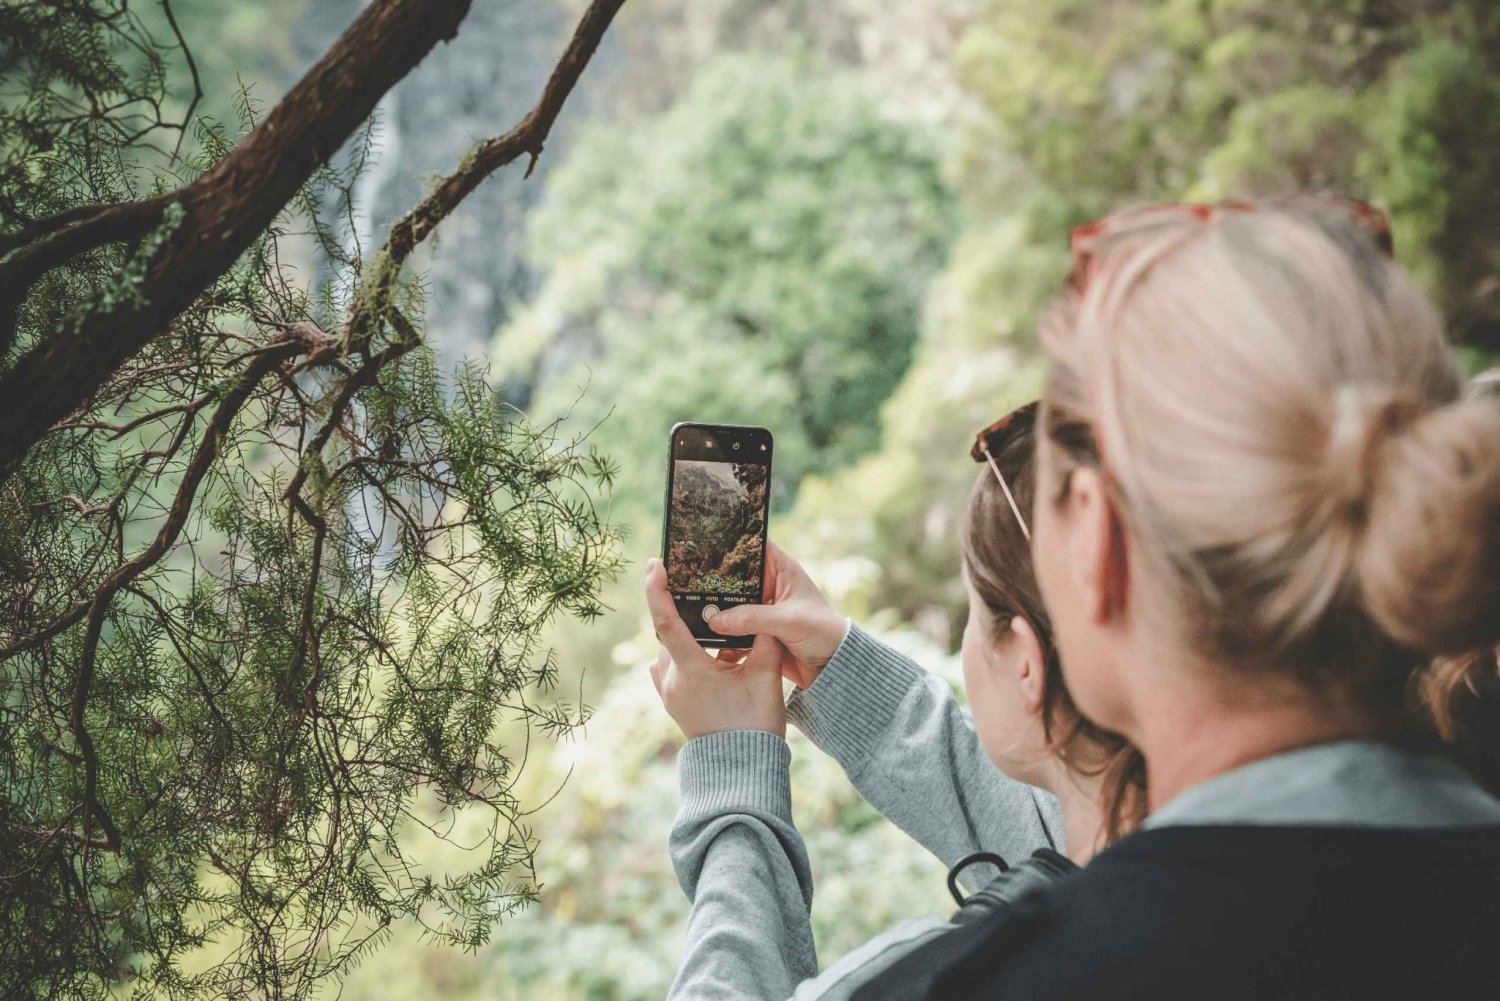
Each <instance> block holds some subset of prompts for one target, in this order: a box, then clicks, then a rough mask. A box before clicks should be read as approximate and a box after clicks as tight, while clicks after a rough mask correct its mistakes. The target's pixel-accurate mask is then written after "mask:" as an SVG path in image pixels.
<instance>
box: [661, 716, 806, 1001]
mask: <svg viewBox="0 0 1500 1001" xmlns="http://www.w3.org/2000/svg"><path fill="white" fill-rule="evenodd" d="M677 761H678V782H679V785H680V789H681V806H680V808H679V810H678V814H677V819H676V820H675V821H674V823H673V825H672V835H671V854H672V866H673V868H674V869H675V870H676V873H677V880H678V882H679V883H680V884H681V886H682V889H683V892H685V893H686V894H687V896H688V899H689V900H691V901H692V905H693V906H692V912H691V913H690V914H689V916H688V926H687V937H686V939H685V941H684V943H683V949H682V959H681V962H680V963H679V966H678V971H677V978H676V980H675V981H674V982H673V984H672V990H671V992H670V993H669V994H668V998H669V999H685V998H693V999H699V998H708V999H722V1001H740V999H745V1001H749V999H774V1001H784V999H785V998H788V997H790V996H791V995H792V992H793V990H795V989H796V986H797V984H798V982H799V981H802V980H805V979H807V978H809V977H814V976H816V975H817V972H818V959H817V953H816V951H815V949H814V946H813V936H812V924H811V921H810V918H809V908H810V907H811V905H812V890H813V888H812V872H811V869H810V868H809V866H808V860H807V850H806V848H805V847H804V845H803V843H802V837H801V835H799V834H798V833H797V829H796V828H795V827H794V826H792V799H791V785H790V779H789V774H788V769H789V768H790V765H791V750H790V748H788V747H787V744H786V741H784V740H782V739H781V738H780V737H778V736H776V735H775V734H772V733H766V732H763V731H759V730H735V731H728V732H724V733H711V734H707V735H705V736H703V737H699V738H697V739H696V740H692V741H689V742H688V743H687V745H686V746H684V747H683V749H682V751H681V753H680V754H679V755H678V759H677Z"/></svg>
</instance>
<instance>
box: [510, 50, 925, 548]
mask: <svg viewBox="0 0 1500 1001" xmlns="http://www.w3.org/2000/svg"><path fill="white" fill-rule="evenodd" d="M931 147H932V143H931V142H930V140H929V139H928V138H927V137H924V136H923V134H922V133H921V132H920V131H919V130H917V129H916V128H915V127H913V126H909V125H902V124H898V123H894V122H891V121H888V120H886V119H884V118H882V117H881V114H880V109H879V108H878V106H877V105H876V104H875V102H874V101H873V100H872V99H871V98H870V96H869V95H868V94H867V93H866V92H865V89H864V88H863V87H862V85H861V83H860V80H859V79H858V78H857V77H856V76H854V75H851V74H849V73H847V72H838V71H835V70H832V69H830V68H829V67H828V66H827V65H826V64H825V63H824V61H823V60H821V59H820V58H819V57H818V56H817V55H816V54H814V53H811V52H808V51H805V50H801V51H798V52H795V53H793V54H791V55H785V56H773V55H761V54H746V55H738V56H726V57H723V58H720V59H717V60H715V61H713V62H711V63H710V64H709V65H707V66H705V67H704V69H703V71H702V72H701V73H700V74H699V75H698V77H697V78H696V79H695V80H694V81H693V83H692V86H691V88H690V89H689V90H688V92H687V93H686V94H685V95H684V96H683V98H682V100H681V101H680V102H679V103H678V104H677V105H675V106H674V107H673V108H671V109H670V110H669V111H667V112H666V113H664V114H662V115H660V116H658V117H655V118H653V119H650V120H648V121H645V122H639V123H632V124H630V125H628V126H621V125H606V124H602V123H595V124H593V125H591V127H590V128H589V129H588V130H587V131H586V132H585V133H584V134H583V135H581V136H580V137H579V140H578V143H577V146H576V147H575V148H574V151H573V153H572V154H571V156H570V157H569V158H568V161H567V162H566V163H565V164H564V165H563V166H561V167H560V168H558V170H557V171H556V172H555V173H554V174H553V176H552V179H551V183H550V186H549V196H550V197H549V202H548V204H547V205H546V206H545V207H544V208H543V209H542V210H541V212H540V214H539V215H538V216H536V217H535V218H534V219H533V220H532V227H533V228H532V234H533V237H534V239H533V241H532V255H531V256H532V259H533V261H534V263H535V264H536V265H537V266H538V267H539V268H542V269H544V270H545V271H546V272H547V280H546V283H545V284H544V286H543V288H542V289H541V291H540V293H539V294H538V295H537V297H536V299H535V301H534V302H533V303H532V304H531V305H530V306H529V307H528V308H527V309H526V310H525V311H524V312H523V313H522V314H521V315H520V316H519V317H517V318H516V319H515V321H514V322H513V323H512V324H510V325H509V326H508V327H507V328H506V329H505V330H503V331H502V332H501V333H500V335H499V337H498V339H497V343H496V346H495V351H494V358H493V361H494V364H495V366H496V369H497V372H499V373H500V374H502V375H508V374H512V373H515V372H517V371H518V370H522V371H524V368H523V366H530V365H534V364H535V361H534V359H535V358H536V357H537V354H538V352H540V351H542V349H544V348H546V349H548V354H547V355H546V357H547V358H548V359H550V360H553V364H554V366H557V367H561V369H562V370H561V371H551V372H548V373H546V374H545V376H544V377H543V378H542V380H541V383H542V384H541V390H540V396H539V398H538V399H537V400H536V401H535V403H534V405H533V407H532V408H531V411H530V412H531V414H532V416H533V417H534V418H536V419H546V418H548V417H550V416H552V415H554V414H558V413H562V412H565V411H569V410H571V412H572V415H573V418H574V419H575V420H578V421H580V422H582V423H585V424H592V423H593V422H594V421H595V420H603V419H605V418H606V417H607V420H604V424H603V426H602V427H601V428H600V430H599V433H598V437H597V438H596V439H595V440H596V442H597V443H598V444H599V445H600V447H601V448H605V449H607V450H609V451H610V452H611V454H612V455H613V456H614V457H615V458H616V459H617V460H618V461H619V462H620V465H621V467H622V471H621V475H620V478H619V481H618V483H617V485H616V489H615V509H616V513H617V514H618V515H619V516H620V517H622V518H623V519H624V520H625V521H626V522H627V523H634V524H641V523H643V522H649V521H654V520H656V519H659V518H660V516H661V514H660V512H661V508H660V504H661V488H662V472H663V463H664V461H665V456H666V440H667V431H668V429H669V428H670V427H671V426H672V424H673V423H675V422H676V421H679V420H685V419H692V420H696V421H708V422H722V423H735V424H764V425H767V426H772V427H773V428H774V432H775V435H776V480H777V483H778V485H779V488H780V490H781V491H782V494H781V496H782V498H783V499H785V498H786V497H788V496H789V495H790V492H791V491H792V490H793V489H794V488H795V486H796V484H797V483H798V481H800V480H801V478H802V477H803V476H804V475H806V474H807V473H809V472H820V471H828V470H832V469H837V468H839V467H841V466H844V465H847V464H848V463H849V462H851V461H853V460H854V459H855V458H857V457H858V456H860V455H862V454H865V453H867V452H869V451H870V450H871V449H873V448H874V447H875V446H876V444H877V443H878V442H879V427H878V424H877V423H876V421H875V420H873V415H874V413H875V410H876V408H877V407H878V406H879V405H880V403H881V401H883V400H884V399H885V398H886V397H887V396H888V395H889V394H890V392H891V391H892V390H893V389H894V388H895V386H896V384H897V383H898V382H899V381H900V379H901V377H902V375H903V374H904V373H905V371H906V368H907V366H908V364H909V362H910V359H911V354H912V349H913V346H914V344H915V343H916V340H917V335H918V329H919V325H920V311H921V303H922V298H923V295H924V294H925V290H926V287H927V284H928V282H929V280H930V279H931V277H932V276H933V275H934V274H935V273H936V272H937V271H938V269H939V268H940V267H941V265H942V262H943V260H944V257H945V255H946V252H947V248H948V244H949V242H950V240H951V238H952V234H953V231H954V226H955V217H954V213H953V202H952V198H951V196H950V195H949V192H948V190H947V188H946V187H945V186H944V185H943V183H942V181H941V178H940V176H939V169H938V163H937V158H936V157H935V155H934V154H933V152H932V150H931Z"/></svg>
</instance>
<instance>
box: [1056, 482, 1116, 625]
mask: <svg viewBox="0 0 1500 1001" xmlns="http://www.w3.org/2000/svg"><path fill="white" fill-rule="evenodd" d="M1072 477H1073V478H1072V482H1071V483H1070V485H1069V490H1068V497H1067V500H1066V501H1065V503H1067V504H1069V505H1071V506H1072V508H1073V512H1072V514H1073V518H1074V519H1075V521H1076V528H1077V530H1076V531H1075V532H1073V537H1072V545H1071V546H1070V547H1069V549H1070V552H1069V560H1070V562H1071V564H1072V568H1073V573H1074V574H1075V576H1076V578H1077V581H1078V593H1079V595H1080V596H1081V597H1082V599H1083V601H1084V611H1085V612H1087V613H1088V616H1089V618H1091V619H1092V620H1093V621H1094V622H1096V623H1098V624H1100V625H1103V624H1104V623H1106V622H1108V621H1110V620H1111V619H1113V618H1114V617H1115V616H1117V615H1120V614H1122V613H1123V612H1124V611H1125V609H1126V606H1127V604H1128V602H1129V594H1130V562H1129V559H1128V558H1127V552H1126V546H1125V526H1124V524H1123V523H1122V522H1121V520H1120V516H1119V513H1118V512H1117V511H1116V510H1115V506H1114V504H1113V503H1112V502H1111V501H1110V499H1109V494H1108V493H1107V492H1106V491H1105V489H1104V480H1103V478H1102V477H1101V476H1100V475H1099V471H1098V470H1096V469H1090V468H1088V467H1083V468H1080V469H1075V470H1073V473H1072Z"/></svg>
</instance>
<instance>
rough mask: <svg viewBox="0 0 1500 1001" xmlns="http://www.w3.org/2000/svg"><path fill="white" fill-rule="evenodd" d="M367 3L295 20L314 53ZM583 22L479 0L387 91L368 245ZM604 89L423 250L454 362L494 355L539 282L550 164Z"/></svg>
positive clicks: (433, 318) (548, 10)
mask: <svg viewBox="0 0 1500 1001" xmlns="http://www.w3.org/2000/svg"><path fill="white" fill-rule="evenodd" d="M363 6H364V2H363V0H318V2H317V3H312V4H309V5H308V8H307V10H306V12H305V14H304V15H303V16H302V18H301V19H299V21H298V22H297V24H296V25H295V26H294V28H293V32H292V34H293V42H294V45H295V46H296V48H297V52H298V56H299V57H300V60H301V61H302V63H303V65H306V64H308V63H310V62H311V61H312V60H314V59H316V58H318V57H319V56H320V55H321V54H322V53H323V52H324V51H326V50H327V48H328V46H329V44H330V43H331V42H332V41H333V40H334V39H335V38H336V37H337V36H338V34H339V32H341V31H342V30H343V29H344V28H345V27H346V26H347V25H348V24H349V22H350V21H351V20H352V19H353V18H354V17H355V16H356V15H357V14H358V13H359V11H360V9H361V8H362V7H363ZM572 26H573V13H572V12H571V11H569V10H565V9H563V8H562V6H561V5H559V4H557V3H549V2H536V3H500V2H483V3H476V4H474V8H473V10H472V11H471V12H470V14H469V16H468V18H467V19H466V20H465V21H464V25H463V28H462V30H461V31H460V32H459V34H458V37H457V38H455V39H454V40H453V41H451V42H449V43H448V44H446V45H444V46H441V47H439V48H438V49H436V50H434V52H433V53H432V54H431V55H430V56H429V57H428V59H427V61H426V62H424V63H423V64H422V65H420V66H418V67H417V69H416V71H415V72H413V73H412V74H411V75H410V76H408V77H407V78H406V79H405V80H403V81H401V83H400V84H398V85H397V86H396V87H395V88H394V89H393V90H392V91H391V92H390V93H389V94H388V95H386V98H385V100H384V101H382V102H381V104H380V107H379V110H378V111H377V118H378V121H379V124H378V130H377V147H376V150H375V153H374V155H373V156H372V158H371V161H370V163H369V164H368V166H367V168H366V171H365V173H364V174H363V175H362V176H361V178H360V181H359V185H358V187H357V189H356V190H357V196H358V197H357V208H358V214H357V220H356V229H357V236H358V239H359V240H360V245H361V247H362V248H363V250H364V252H365V253H366V254H369V253H370V252H371V251H372V250H373V248H374V247H377V246H379V243H380V241H381V240H382V239H383V238H384V234H385V232H386V229H387V228H388V227H389V225H390V224H391V222H392V221H394V220H395V219H396V218H398V217H399V216H400V215H401V214H402V213H403V212H405V211H406V210H407V209H409V208H411V206H412V205H414V204H415V203H416V202H417V201H418V200H419V199H420V198H421V197H422V195H423V194H424V193H425V192H426V190H427V188H428V186H429V184H430V182H431V179H432V178H433V177H434V176H438V175H442V174H446V173H448V172H450V171H451V170H452V169H453V168H454V166H455V165H456V164H457V163H458V162H459V161H460V160H461V159H462V158H463V156H464V154H465V153H466V152H467V151H468V149H469V148H470V147H471V146H472V145H473V144H474V143H475V142H476V141H478V140H482V139H485V138H489V137H491V136H495V135H499V134H500V133H502V132H504V131H505V130H507V129H509V128H510V127H511V126H512V125H514V124H515V123H516V122H517V121H518V120H519V119H520V118H521V117H522V116H523V115H524V114H525V113H526V112H527V111H529V110H530V109H531V107H532V105H533V104H534V103H535V102H536V99H537V97H538V96H539V95H540V94H541V91H542V86H543V84H544V83H545V82H546V79H547V76H548V74H549V73H550V72H551V71H552V67H553V66H554V64H555V63H556V60H557V56H558V54H559V53H560V52H561V51H562V47H563V45H564V44H565V43H566V39H567V34H568V32H569V31H570V30H571V28H572ZM616 61H617V60H616V59H615V58H614V57H613V56H612V53H611V52H610V51H609V50H608V46H606V50H605V51H602V52H600V53H599V57H597V58H596V60H595V63H594V65H591V66H590V70H589V72H590V74H592V75H593V76H594V77H595V79H596V80H597V78H598V77H599V76H601V75H603V73H604V72H607V70H608V68H609V66H610V64H611V63H612V62H616ZM595 86H597V85H595ZM592 89H594V87H584V88H581V89H580V91H579V92H578V93H576V94H574V95H573V97H572V98H571V99H570V101H569V103H568V105H567V107H566V109H565V110H564V112H563V115H562V117H561V119H560V120H559V122H558V127H557V129H556V130H555V131H554V133H553V137H552V140H551V141H550V142H549V143H548V146H547V152H546V154H545V155H544V156H543V157H542V158H541V159H540V160H539V161H538V163H537V167H536V171H535V172H534V173H533V174H532V176H531V177H530V178H529V179H523V175H524V173H525V171H524V169H521V168H520V167H519V166H517V167H515V168H512V169H508V170H503V171H500V172H498V173H496V174H495V175H493V176H492V177H490V178H489V180H487V181H486V182H485V183H484V184H483V185H482V186H481V187H480V188H479V190H477V191H475V192H474V193H473V194H472V195H470V196H469V198H468V199H467V200H466V201H465V202H464V204H463V206H462V208H461V209H460V211H459V212H457V213H455V215H454V216H453V217H452V218H450V219H449V220H448V221H447V222H445V223H444V224H443V226H442V228H441V229H440V230H439V231H438V233H437V236H436V238H435V241H434V243H435V248H436V250H437V252H436V253H427V254H425V255H423V256H422V257H421V258H420V259H418V260H416V261H414V264H415V265H416V267H417V268H418V269H420V270H421V271H422V272H424V273H425V274H426V276H427V283H428V287H429V297H428V307H427V309H428V312H427V320H428V322H427V332H428V338H429V342H430V343H431V344H432V346H433V348H434V349H435V350H436V351H437V353H438V357H439V360H440V363H441V364H442V365H443V366H444V367H451V366H452V365H454V364H456V363H458V362H460V361H462V360H464V359H466V358H474V359H482V358H483V356H484V353H485V350H486V348H487V347H488V345H489V342H490V338H491V337H492V336H493V334H494V332H495V330H496V328H497V327H498V326H500V324H502V323H503V322H504V321H505V319H506V317H507V316H508V314H509V311H510V309H511V308H512V307H513V305H514V304H515V303H517V302H518V301H520V300H521V299H523V298H524V297H525V296H527V295H528V294H529V293H530V292H531V291H532V289H533V288H534V286H535V282H536V276H535V275H534V274H533V273H532V271H531V269H530V268H528V267H527V266H526V264H525V263H524V262H523V260H522V256H521V247H522V239H523V236H524V232H525V220H526V214H527V212H528V211H529V210H530V209H531V207H532V206H533V205H535V204H536V202H537V200H538V199H539V198H540V197H541V194H542V191H543V190H544V182H545V178H546V174H547V172H548V171H549V170H550V169H551V167H552V166H553V165H554V164H556V163H558V162H560V161H561V158H562V157H563V156H564V155H566V151H567V146H568V138H569V135H570V134H571V132H572V130H573V126H574V125H575V123H576V122H577V121H578V120H579V119H580V118H582V117H584V116H585V115H587V113H588V105H589V103H590V90H592ZM513 402H514V401H513Z"/></svg>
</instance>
